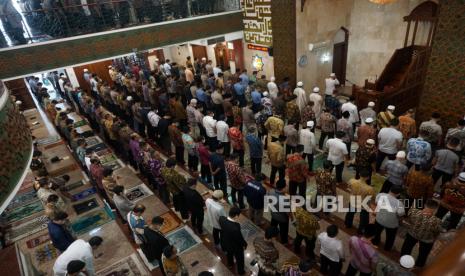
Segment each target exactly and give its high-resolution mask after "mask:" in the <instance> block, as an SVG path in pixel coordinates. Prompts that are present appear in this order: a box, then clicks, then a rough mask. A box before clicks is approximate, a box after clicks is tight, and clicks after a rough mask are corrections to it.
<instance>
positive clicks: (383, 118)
mask: <svg viewBox="0 0 465 276" xmlns="http://www.w3.org/2000/svg"><path fill="white" fill-rule="evenodd" d="M394 110H396V107H395V106H393V105H389V106H388V107H387V109H386V111H383V112H380V113H379V114H378V118H377V123H378V129H382V128H383V127H389V126H391V121H392V120H393V119H394V118H396V116H395V115H394Z"/></svg>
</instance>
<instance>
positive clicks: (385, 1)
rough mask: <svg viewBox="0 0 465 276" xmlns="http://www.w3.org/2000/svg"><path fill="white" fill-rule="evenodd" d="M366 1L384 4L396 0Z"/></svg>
mask: <svg viewBox="0 0 465 276" xmlns="http://www.w3.org/2000/svg"><path fill="white" fill-rule="evenodd" d="M368 1H370V2H372V3H375V4H378V5H386V4H390V3H393V2H396V1H397V0H368Z"/></svg>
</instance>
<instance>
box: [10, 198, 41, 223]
mask: <svg viewBox="0 0 465 276" xmlns="http://www.w3.org/2000/svg"><path fill="white" fill-rule="evenodd" d="M42 210H44V206H43V205H42V202H41V201H40V200H37V201H34V202H31V203H29V204H27V205H24V206H19V207H17V208H14V209H12V210H11V211H8V212H5V213H4V216H5V217H6V220H7V221H8V223H12V222H15V221H18V220H22V219H25V218H27V217H30V216H32V215H33V214H35V213H37V212H40V211H42Z"/></svg>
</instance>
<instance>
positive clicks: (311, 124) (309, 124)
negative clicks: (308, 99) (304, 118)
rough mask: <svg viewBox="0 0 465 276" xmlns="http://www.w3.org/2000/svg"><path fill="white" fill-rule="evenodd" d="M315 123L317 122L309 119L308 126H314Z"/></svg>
mask: <svg viewBox="0 0 465 276" xmlns="http://www.w3.org/2000/svg"><path fill="white" fill-rule="evenodd" d="M314 125H315V122H313V121H308V122H307V127H309V128H313V126H314Z"/></svg>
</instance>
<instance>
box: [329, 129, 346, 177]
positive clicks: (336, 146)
mask: <svg viewBox="0 0 465 276" xmlns="http://www.w3.org/2000/svg"><path fill="white" fill-rule="evenodd" d="M344 136H345V133H344V132H342V131H338V132H336V138H332V139H329V140H328V141H326V147H327V148H328V160H329V161H331V163H332V164H333V166H335V167H336V181H337V182H338V183H342V171H343V170H344V161H345V160H347V159H348V155H349V152H348V151H347V145H346V144H345V143H344V142H343V141H342V138H343V137H344Z"/></svg>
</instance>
